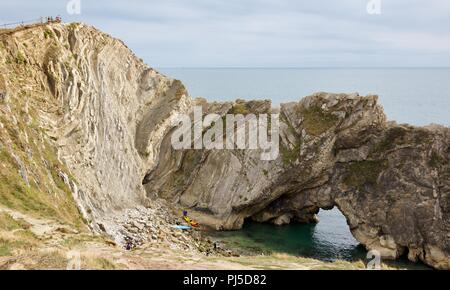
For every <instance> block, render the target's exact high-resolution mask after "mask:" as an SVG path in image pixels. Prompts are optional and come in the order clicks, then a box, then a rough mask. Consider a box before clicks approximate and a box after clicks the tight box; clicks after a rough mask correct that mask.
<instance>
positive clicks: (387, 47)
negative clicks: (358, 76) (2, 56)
mask: <svg viewBox="0 0 450 290" xmlns="http://www.w3.org/2000/svg"><path fill="white" fill-rule="evenodd" d="M71 1H72V2H71ZM73 1H79V3H80V4H81V5H80V7H81V9H80V11H79V12H80V13H79V14H78V13H77V12H78V11H77V10H76V9H69V10H68V9H67V5H68V3H69V2H71V3H72V4H73V3H74V2H73ZM369 2H370V3H375V2H379V3H380V4H381V5H380V6H378V5H377V3H375V6H370V5H369V8H371V9H369V10H368V9H367V5H368V3H369ZM70 7H72V8H73V7H76V6H70ZM378 8H379V9H378ZM369 12H370V13H369ZM374 12H379V13H374ZM49 15H52V16H56V15H60V16H61V17H62V18H63V21H65V22H72V21H76V22H84V23H87V24H89V25H93V26H95V27H97V28H99V29H101V30H103V31H104V32H106V33H108V34H110V35H112V36H114V37H117V38H120V39H122V40H123V41H124V42H125V43H126V44H127V45H128V46H129V47H130V48H131V49H132V50H133V51H134V52H135V53H136V54H137V55H138V56H139V57H141V58H143V59H144V60H145V61H146V62H147V63H148V64H150V65H151V66H153V67H159V68H167V67H450V29H449V27H450V1H449V0H339V1H336V0H311V1H299V0H159V1H156V0H147V1H143V0H142V1H138V0H126V1H125V0H123V1H122V0H109V1H102V0H96V1H87V0H47V1H46V0H41V1H25V0H14V1H11V0H0V24H4V23H10V22H16V21H27V20H32V19H37V18H39V17H41V16H49Z"/></svg>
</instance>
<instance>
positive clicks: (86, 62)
mask: <svg viewBox="0 0 450 290" xmlns="http://www.w3.org/2000/svg"><path fill="white" fill-rule="evenodd" d="M0 40H1V42H0V60H1V69H2V71H1V73H2V74H1V76H0V101H1V102H2V103H1V104H0V105H2V107H1V109H2V110H1V116H2V117H4V118H2V120H3V119H4V120H5V121H4V122H5V123H7V124H8V125H10V124H12V122H10V121H9V120H12V119H13V118H18V120H19V121H18V122H16V125H14V126H16V127H17V132H18V133H19V135H27V136H30V138H31V136H33V139H30V140H28V139H27V140H26V141H27V142H23V144H24V145H20V144H19V143H18V142H15V141H14V140H3V141H4V142H5V144H6V143H9V145H8V146H6V149H7V154H17V153H14V152H15V151H16V150H15V147H14V146H16V145H17V146H16V147H18V148H20V147H24V148H28V147H30V148H33V146H34V145H33V146H32V143H35V144H37V146H41V143H42V142H43V140H47V142H48V143H50V147H52V148H55V150H56V151H57V154H58V156H57V158H58V162H55V163H58V164H59V165H55V167H58V168H59V169H58V170H57V174H59V175H60V176H61V178H62V179H63V180H64V182H65V183H67V184H68V185H70V188H71V191H72V193H73V196H74V198H75V200H76V201H77V204H78V207H79V210H80V211H81V213H82V215H83V216H84V218H85V219H86V220H87V222H88V224H89V225H90V226H91V228H92V229H93V230H95V231H97V232H102V231H107V232H108V233H109V234H112V235H113V236H114V238H116V240H118V241H119V242H120V241H123V240H122V238H123V237H122V236H121V235H120V232H124V231H125V229H124V228H123V227H122V226H120V225H117V224H116V223H115V222H114V221H115V220H116V218H115V217H116V216H117V215H121V214H122V213H121V212H122V211H123V210H125V209H129V208H133V207H135V206H141V205H146V204H148V202H147V201H148V199H147V198H146V194H145V191H144V188H143V186H142V179H143V177H144V175H145V173H146V172H147V170H148V169H149V168H152V166H153V165H154V161H155V159H156V158H155V156H157V152H158V150H159V149H158V148H159V142H160V141H161V140H162V138H161V136H162V135H163V134H164V132H165V130H167V129H168V126H169V125H170V122H169V120H170V115H171V114H173V113H174V112H182V111H183V110H184V108H187V107H189V103H190V102H191V100H190V99H189V98H188V97H187V93H186V91H185V88H184V86H183V84H181V82H179V81H177V80H173V79H170V78H167V77H166V76H164V75H161V74H160V73H158V72H157V71H155V70H153V69H152V68H150V67H148V66H147V65H146V64H144V63H143V61H142V60H141V59H139V58H137V57H136V56H135V55H134V54H133V53H132V52H131V51H130V50H129V49H128V48H127V47H126V46H125V45H124V44H123V43H122V42H121V41H120V40H117V39H114V38H112V37H110V36H109V35H107V34H105V33H102V32H100V31H98V30H96V29H94V28H92V27H90V26H87V25H84V24H51V25H32V26H30V27H24V28H18V29H15V30H11V31H6V32H2V33H1V34H0ZM22 108H26V116H25V117H24V118H25V119H22V118H21V114H22V113H21V110H22ZM19 116H20V118H19ZM12 125H13V124H12ZM22 127H24V128H23V130H22ZM34 135H36V136H38V135H40V136H42V137H41V138H36V139H38V140H35V139H34ZM18 137H21V136H18ZM14 143H16V144H14ZM25 156H26V154H25ZM44 161H45V162H47V161H46V160H44ZM26 162H33V160H28V158H27V159H26ZM41 162H42V161H41V160H39V161H37V163H36V162H35V163H36V164H37V167H43V165H42V164H41ZM63 165H64V166H67V168H68V169H67V170H63V169H62V167H63ZM25 167H26V166H25ZM28 168H29V169H31V166H29V167H28ZM34 184H36V190H37V191H42V186H40V185H39V180H38V179H36V182H34V183H33V185H34ZM160 214H161V215H162V216H167V215H168V214H167V211H164V210H163V209H160ZM154 220H155V221H156V220H158V219H156V217H155V218H154ZM125 232H126V231H125Z"/></svg>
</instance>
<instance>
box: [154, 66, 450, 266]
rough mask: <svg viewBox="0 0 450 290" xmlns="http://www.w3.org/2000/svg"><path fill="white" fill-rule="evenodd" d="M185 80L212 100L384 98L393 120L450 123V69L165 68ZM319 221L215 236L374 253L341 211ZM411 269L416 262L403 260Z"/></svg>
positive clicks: (323, 255) (253, 247) (286, 249)
mask: <svg viewBox="0 0 450 290" xmlns="http://www.w3.org/2000/svg"><path fill="white" fill-rule="evenodd" d="M160 71H161V72H162V73H164V74H167V75H168V76H170V77H174V78H177V79H180V80H181V81H182V82H183V83H184V84H185V85H186V87H187V89H188V91H189V92H190V94H191V96H193V97H198V96H202V97H205V98H207V99H208V100H211V101H227V100H228V101H231V100H235V99H237V98H242V99H271V100H272V102H273V104H274V105H279V104H280V103H284V102H291V101H298V100H299V99H300V98H301V97H303V96H307V95H310V94H312V93H314V92H318V91H327V92H335V93H350V92H358V93H360V94H361V95H365V94H377V95H379V96H380V103H381V104H382V105H383V107H384V110H385V112H386V114H387V116H388V119H390V120H396V121H398V122H399V123H410V124H413V125H427V124H430V123H438V124H443V125H449V124H450V114H449V111H450V110H449V109H450V69H447V68H442V69H432V68H414V69H400V68H391V69H381V68H377V69H368V68H367V69H331V68H329V69H325V68H324V69H322V68H321V69H282V68H273V69H261V68H258V69H255V68H236V69H219V68H197V69H192V68H185V69H183V68H178V69H161V70H160ZM319 218H320V222H319V223H318V224H307V225H300V224H292V225H286V226H282V227H277V226H273V225H270V224H259V223H252V222H247V223H246V224H245V225H244V228H243V229H242V230H240V231H232V232H218V233H214V235H215V237H216V238H218V239H220V240H222V241H223V242H224V243H226V244H227V245H228V246H230V247H233V248H235V249H237V250H238V251H240V252H241V253H243V254H245V253H265V252H267V253H269V252H283V253H288V254H292V255H298V256H305V257H312V258H318V259H321V260H325V261H333V260H336V259H344V260H356V259H363V260H364V259H365V255H366V251H365V249H364V248H363V247H362V246H361V245H358V242H357V241H356V240H355V239H354V238H353V236H352V234H351V233H350V230H349V228H348V226H347V223H346V220H345V217H344V216H343V215H342V214H341V213H340V212H339V210H337V209H333V210H331V211H323V210H322V211H320V213H319ZM397 264H400V265H403V264H405V265H407V267H409V268H411V267H413V268H414V267H419V268H425V266H423V265H418V266H417V265H415V266H412V264H411V263H408V262H404V261H403V262H402V261H400V262H397Z"/></svg>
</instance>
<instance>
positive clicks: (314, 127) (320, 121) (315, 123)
mask: <svg viewBox="0 0 450 290" xmlns="http://www.w3.org/2000/svg"><path fill="white" fill-rule="evenodd" d="M299 113H300V115H301V116H302V117H303V123H302V125H303V127H304V128H305V130H306V132H307V133H308V134H310V135H313V136H319V135H321V134H322V133H324V132H326V131H327V130H329V129H330V128H332V127H333V126H335V125H336V124H337V122H338V120H339V118H338V117H337V116H335V115H333V114H332V113H331V112H326V111H324V110H323V109H322V108H320V107H318V106H312V107H309V108H305V107H304V106H300V108H299Z"/></svg>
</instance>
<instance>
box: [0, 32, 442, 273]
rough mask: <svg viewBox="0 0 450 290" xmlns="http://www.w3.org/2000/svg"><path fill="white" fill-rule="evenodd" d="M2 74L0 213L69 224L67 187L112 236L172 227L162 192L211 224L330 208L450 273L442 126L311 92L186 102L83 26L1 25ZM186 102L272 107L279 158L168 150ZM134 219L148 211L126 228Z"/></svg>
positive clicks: (393, 250)
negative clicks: (286, 98) (277, 102)
mask: <svg viewBox="0 0 450 290" xmlns="http://www.w3.org/2000/svg"><path fill="white" fill-rule="evenodd" d="M0 68H1V75H0V130H1V132H2V135H0V150H1V151H0V153H1V155H0V158H1V161H2V167H1V168H0V169H1V172H0V173H1V178H2V183H1V184H0V185H1V186H2V187H1V189H2V190H7V191H8V192H0V193H1V194H0V197H1V199H0V204H1V205H2V206H7V207H8V206H9V207H17V208H19V209H23V210H29V211H32V212H39V213H40V214H47V213H48V214H50V213H52V214H53V213H55V217H54V218H60V217H65V218H67V219H68V220H78V217H76V215H77V213H76V212H75V210H74V208H73V207H72V206H71V204H70V201H69V199H68V196H67V195H66V191H68V188H69V189H70V191H71V193H72V194H73V197H74V199H75V200H76V203H77V206H78V208H79V210H80V212H81V214H82V216H83V217H84V218H85V219H86V221H87V224H89V225H90V226H91V228H92V229H93V230H94V231H97V232H103V231H106V232H107V233H108V234H110V235H111V236H113V237H114V238H115V239H116V241H118V242H123V238H124V237H125V236H130V235H136V239H138V240H141V238H142V237H144V236H146V235H147V234H148V231H147V229H146V228H145V227H146V226H147V225H150V226H149V227H148V228H149V229H150V230H152V229H155V230H152V231H158V232H160V230H157V229H166V228H167V227H168V226H169V225H170V223H171V222H173V220H172V219H171V218H170V215H171V214H170V211H169V209H168V208H167V206H166V204H165V203H164V202H163V201H162V200H157V199H161V198H162V199H164V200H167V201H169V202H170V203H171V204H172V205H173V206H174V207H180V208H181V207H182V208H184V209H189V210H191V211H193V213H195V216H196V217H197V216H199V218H200V219H201V221H202V223H204V224H210V225H213V226H215V227H217V228H218V229H238V228H240V227H241V226H242V225H243V223H244V220H245V219H247V218H251V219H254V220H256V221H260V222H273V223H275V224H285V223H289V222H313V221H315V220H316V217H315V214H316V213H317V212H318V210H319V209H320V208H325V209H327V208H332V207H334V206H337V207H338V208H339V209H340V210H341V211H342V213H343V214H344V215H345V216H346V218H347V221H348V224H349V226H350V229H351V231H352V233H353V235H354V236H355V237H356V238H357V239H358V240H359V241H360V242H361V243H363V244H364V245H365V246H366V247H367V248H368V249H376V250H379V251H380V252H381V254H382V255H383V256H384V257H389V258H396V257H398V256H400V255H401V254H408V257H409V258H410V259H411V260H417V259H421V260H423V261H425V262H426V263H428V264H429V265H432V266H434V267H437V268H450V265H449V232H450V229H449V213H450V210H449V192H450V184H449V183H450V178H449V175H450V170H449V158H450V156H449V154H450V152H449V151H450V149H449V146H450V141H449V139H450V136H449V134H450V133H449V128H448V127H442V126H430V127H423V128H417V127H413V126H409V125H398V124H395V123H392V122H387V121H386V117H385V115H384V113H383V110H382V108H381V107H380V105H379V104H378V103H377V98H376V97H375V96H367V97H361V96H358V95H356V94H353V95H345V94H341V95H336V94H326V93H320V94H316V95H313V96H309V97H305V98H303V99H302V100H300V101H299V102H295V103H289V104H283V105H281V108H280V109H276V110H273V109H272V108H271V105H270V102H268V101H250V102H245V101H236V102H225V103H208V102H207V101H205V100H202V99H196V100H192V99H191V98H190V97H189V96H188V95H187V92H186V90H185V88H184V86H183V85H182V83H181V82H179V81H176V80H172V79H170V78H168V77H165V76H163V75H161V74H160V73H158V72H157V71H155V70H153V69H151V68H149V67H148V66H146V65H145V64H144V63H143V62H142V61H141V60H139V59H138V58H137V57H136V56H134V55H133V53H132V52H131V51H130V50H129V49H128V48H127V47H126V46H125V45H124V44H123V43H122V42H121V41H119V40H116V39H113V38H111V37H109V36H108V35H106V34H104V33H101V32H99V31H98V30H96V29H93V28H92V27H89V26H86V25H83V24H51V25H36V26H32V27H29V28H20V29H17V30H12V31H0ZM194 105H202V107H203V109H204V113H205V114H206V113H217V114H219V115H221V116H222V115H225V114H227V113H233V114H244V115H247V114H249V113H255V114H265V113H271V112H273V113H279V114H280V144H279V145H280V154H279V156H278V158H276V159H275V160H272V161H263V160H261V150H194V149H190V150H174V149H173V147H172V144H171V136H172V134H173V132H174V131H175V130H176V129H177V128H174V127H173V126H172V124H171V118H172V116H174V115H176V114H177V113H192V109H193V106H194ZM55 152H56V153H55ZM55 155H56V156H55ZM5 168H6V169H5ZM13 178H17V179H20V181H17V180H12V179H13ZM18 188H20V192H19V193H17V192H14V191H15V190H18ZM144 188H145V189H144ZM68 194H70V192H68ZM28 197H31V198H30V199H28ZM156 200H157V201H156ZM142 206H148V209H146V210H145V209H143V208H142ZM133 209H137V210H133ZM130 212H131V213H133V214H132V215H131V216H132V218H134V217H135V215H136V214H139V215H146V214H148V215H150V217H142V218H141V219H140V221H142V223H139V222H138V225H134V223H133V222H134V221H129V220H128V219H129V218H128V217H129V216H130ZM135 213H136V214H135ZM74 216H75V217H74ZM75 222H76V221H74V223H75ZM130 224H133V225H134V228H133V227H131V226H130ZM156 224H158V226H156ZM136 227H137V229H138V230H136V229H135V228H136ZM141 227H144V229H141ZM130 228H131V229H130ZM141 234H142V236H138V235H141ZM150 236H151V235H150Z"/></svg>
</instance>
